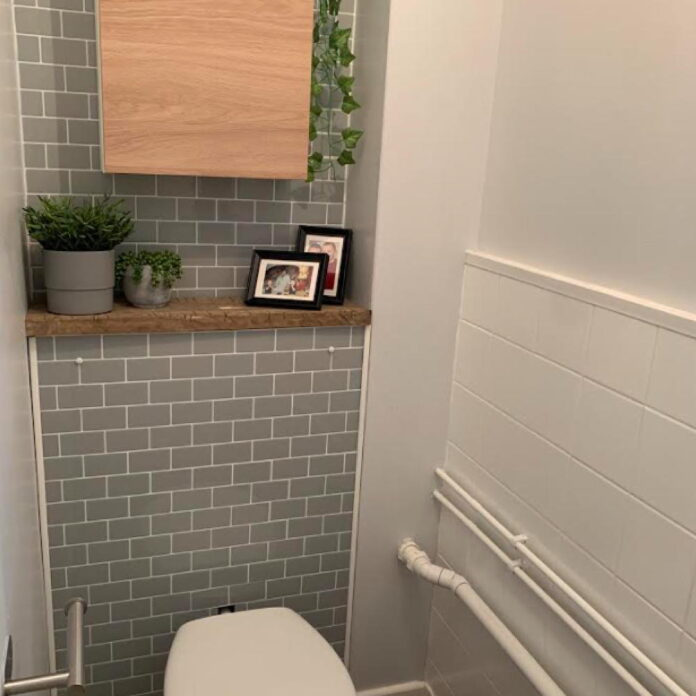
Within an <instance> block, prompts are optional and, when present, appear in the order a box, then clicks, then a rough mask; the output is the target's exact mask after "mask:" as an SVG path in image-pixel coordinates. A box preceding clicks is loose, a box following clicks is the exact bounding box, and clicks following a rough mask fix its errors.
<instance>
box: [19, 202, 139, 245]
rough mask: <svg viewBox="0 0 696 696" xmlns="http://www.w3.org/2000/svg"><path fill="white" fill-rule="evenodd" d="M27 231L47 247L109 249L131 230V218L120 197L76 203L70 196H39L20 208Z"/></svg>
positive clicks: (121, 240)
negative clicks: (35, 201)
mask: <svg viewBox="0 0 696 696" xmlns="http://www.w3.org/2000/svg"><path fill="white" fill-rule="evenodd" d="M23 212H24V221H25V224H26V227H27V232H28V233H29V236H30V237H32V239H35V240H36V241H37V242H38V243H39V244H40V245H41V246H42V247H43V248H44V249H48V250H49V251H109V250H111V249H113V248H114V247H116V246H118V245H119V244H120V243H121V242H123V240H124V239H126V237H128V235H129V234H130V233H131V232H132V231H133V218H132V216H131V214H130V212H129V211H128V210H127V209H126V208H125V205H124V202H123V201H121V200H118V201H112V200H111V199H110V198H109V197H108V196H104V198H102V199H99V200H97V201H95V202H94V203H83V204H77V203H76V202H75V201H74V200H73V199H72V198H65V197H57V198H48V197H39V204H38V205H37V207H35V208H34V207H32V206H28V207H26V208H24V209H23Z"/></svg>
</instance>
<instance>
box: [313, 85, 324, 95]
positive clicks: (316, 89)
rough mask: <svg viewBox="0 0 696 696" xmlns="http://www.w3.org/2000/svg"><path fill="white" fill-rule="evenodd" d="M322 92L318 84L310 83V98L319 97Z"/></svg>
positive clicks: (322, 89)
mask: <svg viewBox="0 0 696 696" xmlns="http://www.w3.org/2000/svg"><path fill="white" fill-rule="evenodd" d="M323 91H324V88H323V87H322V86H321V84H319V83H318V82H313V83H312V96H313V97H320V96H321V93H322V92H323Z"/></svg>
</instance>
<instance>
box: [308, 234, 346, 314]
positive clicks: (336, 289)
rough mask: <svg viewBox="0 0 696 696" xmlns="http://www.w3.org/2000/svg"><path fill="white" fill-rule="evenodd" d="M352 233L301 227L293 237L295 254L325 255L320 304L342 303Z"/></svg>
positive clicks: (344, 294) (343, 300)
mask: <svg viewBox="0 0 696 696" xmlns="http://www.w3.org/2000/svg"><path fill="white" fill-rule="evenodd" d="M352 242H353V230H348V229H342V228H337V227H311V226H308V225H302V226H301V227H300V230H299V233H298V235H297V251H298V252H304V253H310V254H311V253H314V254H326V255H327V256H328V263H327V268H326V281H325V283H324V298H323V301H324V304H338V305H340V304H343V303H344V302H345V297H346V282H347V280H348V267H349V264H350V248H351V244H352Z"/></svg>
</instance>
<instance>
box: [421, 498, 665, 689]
mask: <svg viewBox="0 0 696 696" xmlns="http://www.w3.org/2000/svg"><path fill="white" fill-rule="evenodd" d="M433 496H434V497H435V499H436V500H437V501H438V502H440V503H441V504H442V505H443V506H444V507H445V508H446V509H447V510H449V511H450V512H451V513H452V514H453V515H454V516H455V517H456V518H457V519H458V520H459V521H460V522H461V523H462V524H464V525H465V526H466V528H467V529H469V530H470V531H471V532H473V533H474V534H475V535H476V537H477V538H478V539H480V540H481V541H483V542H484V543H485V544H486V546H487V547H488V548H489V549H492V550H494V552H495V555H496V556H497V557H498V558H499V559H500V560H501V561H502V562H503V563H504V564H505V565H506V566H507V567H508V568H509V569H510V570H511V571H512V573H513V574H514V575H516V576H517V577H518V578H519V579H520V580H522V582H524V584H525V585H527V587H528V588H529V589H530V590H532V592H534V594H535V595H536V596H537V597H538V598H539V599H540V600H541V601H542V602H543V603H544V604H545V605H546V606H547V607H548V608H549V609H551V610H552V611H553V612H554V613H555V614H556V615H557V616H558V617H559V618H560V619H561V620H562V621H563V623H565V624H566V625H567V626H568V627H569V628H570V629H571V630H572V631H573V632H574V633H575V634H576V635H577V636H578V637H579V638H580V639H581V640H582V641H584V642H585V643H586V644H587V645H588V647H590V648H591V649H592V650H593V651H594V652H595V653H596V654H597V655H598V656H599V657H600V658H601V659H602V660H604V661H605V662H606V663H607V665H608V666H609V667H611V669H612V670H614V672H615V673H616V674H617V675H618V676H619V677H620V678H621V679H623V680H624V681H625V682H626V683H627V684H628V685H629V686H630V687H631V688H632V689H633V690H634V691H635V693H637V694H639V696H652V694H651V693H650V692H649V691H648V690H647V689H646V688H645V687H644V686H643V685H642V684H641V683H640V682H639V681H638V680H637V679H636V678H635V677H634V676H633V675H632V674H631V673H630V672H629V671H628V670H627V669H626V668H625V667H624V666H623V665H622V664H621V663H620V662H619V661H618V660H617V659H616V658H615V657H614V656H613V655H612V654H611V653H610V652H609V651H608V650H607V649H606V648H605V647H604V646H603V645H602V644H601V643H599V642H598V641H597V640H596V639H595V638H594V637H593V636H592V635H591V634H590V633H589V632H588V631H587V630H585V628H583V627H582V626H581V625H580V624H579V623H578V622H577V621H576V620H575V619H574V618H573V617H572V616H571V615H570V614H569V613H568V612H567V611H566V610H565V609H563V607H562V606H561V605H560V604H558V602H556V601H555V600H554V599H553V598H552V597H550V596H549V594H548V593H547V592H546V591H545V590H543V589H542V588H541V586H540V585H539V584H537V582H536V581H535V580H533V579H532V578H531V577H530V576H529V575H528V574H527V572H526V571H525V570H524V569H523V568H522V565H521V561H519V560H517V559H512V558H510V557H509V556H508V555H507V554H506V553H505V552H504V551H503V550H502V549H500V548H499V547H498V545H497V544H496V543H495V542H494V541H493V540H492V539H491V538H490V537H489V536H488V535H487V534H486V533H485V532H484V531H483V530H482V529H481V528H480V527H479V526H478V525H477V524H476V523H475V522H474V521H473V520H471V519H470V518H469V517H467V516H466V515H465V514H464V513H463V512H462V511H461V510H459V508H457V507H456V506H455V505H454V504H453V503H452V501H450V500H449V499H448V498H446V497H445V496H444V495H442V493H440V491H435V492H434V493H433Z"/></svg>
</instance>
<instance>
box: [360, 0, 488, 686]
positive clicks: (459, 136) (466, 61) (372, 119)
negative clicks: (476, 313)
mask: <svg viewBox="0 0 696 696" xmlns="http://www.w3.org/2000/svg"><path fill="white" fill-rule="evenodd" d="M386 4H387V3H385V2H374V1H373V0H363V2H360V3H359V6H358V27H357V36H358V37H359V39H358V40H359V41H363V40H364V39H365V37H367V36H369V32H370V30H373V31H374V30H375V29H376V28H378V29H379V32H381V33H382V35H383V34H384V30H385V29H386V27H385V24H386V22H385V20H386V18H387V16H386V14H385V9H386V8H385V6H386ZM498 7H499V5H498V3H497V2H488V3H480V2H477V1H475V0H466V1H465V0H429V1H428V2H422V0H398V2H392V3H391V11H390V15H389V17H388V19H389V24H388V41H387V43H386V46H383V48H382V52H381V55H380V51H379V44H377V43H375V44H373V46H372V50H371V52H369V53H368V59H367V61H366V63H365V64H364V65H361V64H359V65H358V66H357V71H356V72H357V80H358V81H357V83H356V84H357V85H362V86H360V87H358V88H357V89H358V91H360V90H365V91H366V93H367V94H375V93H376V91H378V90H379V89H381V84H382V82H384V84H385V93H384V104H383V114H380V113H379V108H380V106H381V101H380V100H379V99H377V100H375V101H370V100H364V101H365V104H366V108H365V111H364V113H363V114H362V115H361V118H362V119H364V121H365V122H366V123H367V124H370V127H371V128H375V129H376V128H378V127H379V124H380V122H381V125H382V134H381V136H382V137H381V142H380V140H379V138H378V132H377V130H375V131H374V132H373V131H372V130H371V132H369V133H368V134H367V136H366V139H365V144H364V146H363V150H362V154H361V158H362V160H363V164H362V165H360V167H359V168H358V169H356V171H354V172H353V173H352V175H351V177H352V178H351V184H350V186H349V193H348V215H347V222H348V225H349V226H352V227H354V228H355V230H356V236H357V237H358V239H359V241H358V242H357V243H358V249H359V251H358V255H357V257H356V258H357V259H359V262H360V265H361V266H362V267H363V268H364V269H365V268H373V273H374V275H373V278H372V279H370V277H369V274H365V273H362V274H361V275H360V276H359V277H360V283H361V284H362V288H363V289H362V290H361V292H362V296H363V297H364V298H369V297H370V296H371V306H372V309H373V312H374V315H373V333H372V353H371V362H370V375H369V391H368V396H367V420H366V427H365V449H364V461H363V478H362V487H361V503H360V517H359V528H358V536H357V576H356V584H355V603H354V606H353V617H352V642H351V653H350V669H351V674H352V676H353V678H354V680H355V682H356V685H357V687H358V688H359V689H366V688H374V687H379V686H382V685H385V684H394V683H397V682H407V681H412V680H419V679H422V678H423V673H424V667H425V658H426V648H427V632H428V623H429V608H430V600H431V596H432V592H431V589H430V588H429V587H427V586H426V585H424V584H421V583H420V582H419V581H418V580H417V579H415V578H414V577H413V576H411V575H410V574H408V573H407V572H406V571H404V570H403V569H402V568H401V567H400V566H399V564H398V562H397V560H396V547H397V544H398V542H399V541H400V540H401V539H402V538H403V537H405V536H415V537H417V538H418V539H419V541H420V542H421V543H422V544H424V546H425V547H426V548H429V549H430V550H431V551H433V550H434V547H435V538H436V530H437V518H438V511H437V509H436V507H435V506H434V504H433V502H432V499H431V492H432V488H433V484H434V480H433V473H432V472H433V469H434V468H435V467H436V466H438V465H440V464H441V463H442V462H443V460H444V455H445V439H446V430H447V410H448V396H449V392H450V381H451V366H452V361H453V357H454V341H455V332H456V318H457V311H458V305H459V288H460V285H461V274H462V269H463V263H464V255H463V252H464V249H465V248H466V246H467V245H468V244H470V243H471V242H472V240H473V238H474V236H473V234H474V229H475V227H476V223H477V221H478V217H479V209H480V198H481V189H482V180H483V169H484V163H485V141H486V138H485V136H486V133H487V131H488V123H489V118H490V108H491V98H492V87H493V79H492V76H493V72H494V59H495V41H496V39H497V22H498V19H499V18H498V13H497V11H496V8H498ZM363 48H364V47H363ZM358 50H360V44H358ZM385 50H386V62H385V60H384V51H385ZM382 65H384V66H385V67H384V70H383V71H382V73H380V69H381V66H382ZM453 76H456V78H457V84H456V85H455V83H454V82H453ZM371 109H377V112H376V113H370V110H371ZM380 145H381V160H378V158H377V157H375V156H374V154H375V151H374V148H379V147H380ZM366 148H367V149H369V150H370V152H368V153H365V152H364V150H365V149H366ZM358 178H359V179H360V180H359V181H357V182H356V180H357V179H358ZM361 244H362V245H363V246H362V247H361V246H360V245H361ZM373 262H374V263H373ZM370 288H371V292H370Z"/></svg>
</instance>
